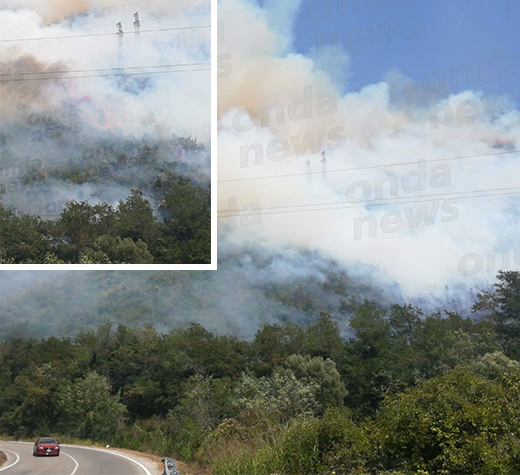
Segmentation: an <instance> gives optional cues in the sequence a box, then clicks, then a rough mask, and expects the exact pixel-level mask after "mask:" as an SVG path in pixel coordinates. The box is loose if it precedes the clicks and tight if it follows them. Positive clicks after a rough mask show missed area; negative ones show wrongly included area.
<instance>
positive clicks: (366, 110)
mask: <svg viewBox="0 0 520 475" xmlns="http://www.w3.org/2000/svg"><path fill="white" fill-rule="evenodd" d="M282 3H284V2H282ZM288 3H289V4H290V6H286V7H279V6H277V5H279V4H274V2H268V6H267V7H266V9H262V8H260V7H259V6H258V5H257V4H255V2H253V1H245V0H244V1H241V0H222V1H221V2H220V3H219V10H218V15H219V29H220V31H219V40H220V41H219V56H220V61H219V63H220V64H219V70H220V73H221V77H220V78H219V83H218V103H219V110H218V115H219V137H218V139H219V144H218V177H219V182H220V183H219V187H218V202H219V213H220V219H219V224H220V228H221V230H225V234H226V239H227V242H228V243H229V244H228V245H229V246H244V247H249V248H254V247H255V246H256V247H257V248H258V249H261V248H273V249H284V248H287V247H297V248H301V249H312V250H318V251H320V252H321V253H322V254H323V255H324V256H328V257H331V258H334V259H337V260H339V261H340V262H342V263H343V264H345V265H346V266H347V268H351V269H354V268H355V267H356V266H357V265H358V264H364V265H369V266H375V267H376V269H378V272H380V273H381V275H385V276H387V277H388V279H389V281H393V282H398V283H399V284H400V285H401V287H402V290H403V294H404V295H405V296H407V297H412V296H414V295H418V294H429V293H430V292H433V293H434V294H435V293H440V292H443V291H444V289H445V285H446V284H450V285H451V284H457V283H459V284H460V283H463V284H465V285H467V286H472V285H473V284H475V283H477V282H482V281H490V280H492V279H494V277H495V273H496V271H497V270H498V269H500V268H504V269H518V267H519V264H520V247H519V249H518V250H517V247H518V246H519V245H520V240H519V237H520V229H519V219H518V218H519V213H518V211H519V210H518V204H517V203H518V195H514V194H513V195H511V194H507V195H504V196H498V197H497V196H494V197H483V198H478V199H462V198H459V199H457V197H460V196H464V192H466V191H472V190H488V189H499V188H500V189H501V188H510V187H516V186H518V185H517V183H518V176H519V173H520V166H519V162H518V154H515V153H503V152H507V151H510V150H517V149H518V148H519V146H520V143H519V141H520V115H519V113H518V110H517V109H515V108H514V107H513V106H514V104H511V100H510V98H508V97H507V96H504V97H498V98H486V97H485V95H484V94H483V93H482V92H480V91H478V90H467V91H464V92H461V93H457V94H451V95H449V96H446V97H439V95H431V94H427V93H425V92H423V91H422V90H421V87H420V86H419V85H417V84H415V83H414V81H412V80H411V79H409V78H406V77H404V76H402V75H401V74H400V73H399V72H398V71H389V72H388V74H387V75H386V76H385V77H384V78H382V80H381V82H379V83H377V84H371V85H367V86H366V87H364V88H363V89H362V90H359V91H348V92H347V93H345V92H344V91H343V88H344V84H341V85H339V82H338V67H339V66H340V67H341V68H347V71H344V73H343V75H344V77H348V75H349V72H348V65H349V61H350V59H349V58H348V57H346V56H345V55H339V56H335V55H332V57H329V58H323V57H321V56H320V58H319V61H318V62H315V61H314V60H313V58H312V57H311V56H312V55H309V56H304V55H301V54H296V53H294V52H293V51H292V48H291V42H292V36H291V35H292V33H291V31H292V28H291V26H292V22H293V21H294V16H295V12H296V11H297V8H296V7H297V6H298V2H288ZM277 9H278V10H279V11H277ZM273 18H283V19H284V22H278V21H273ZM280 23H283V27H282V26H281V25H280ZM309 34H312V32H309ZM314 54H316V51H314ZM320 54H324V52H321V53H320ZM329 55H330V53H329ZM327 65H335V66H334V67H333V68H332V69H330V72H328V71H327ZM306 88H307V91H310V94H311V96H310V97H312V102H311V101H310V100H309V101H306V102H307V106H309V104H310V105H311V106H310V107H308V108H307V109H304V108H303V104H300V106H299V109H296V108H295V109H293V110H292V118H291V117H290V116H289V115H290V114H289V108H290V107H291V104H292V105H293V106H294V104H295V102H294V101H295V100H297V98H302V97H304V91H305V89H306ZM320 98H321V99H320ZM464 101H472V102H471V103H472V104H476V105H478V106H479V109H478V115H477V117H475V118H474V119H473V120H472V121H470V122H468V121H467V120H466V121H464V120H462V121H461V120H459V119H460V116H459V119H458V118H457V116H456V111H457V107H459V106H460V105H461V104H464V103H465V102H464ZM466 103H467V102H466ZM275 104H276V105H277V106H278V112H275V111H273V110H272V111H271V112H270V114H269V115H268V114H266V113H262V111H263V110H265V109H262V107H263V106H267V107H268V108H269V106H273V105H275ZM331 104H332V105H331ZM320 107H321V109H320ZM273 108H274V107H273ZM437 108H444V109H448V108H451V110H452V111H454V120H453V122H452V123H451V124H450V123H448V124H446V123H445V121H444V113H443V112H440V113H438V114H436V113H433V119H432V114H431V111H432V110H433V111H436V110H437ZM308 110H310V111H311V112H310V113H309V114H308V115H307V117H305V118H301V117H302V116H301V114H303V113H304V112H308ZM298 111H299V112H298ZM298 113H299V114H300V115H299V116H298ZM436 118H437V119H436ZM462 119H464V117H462ZM338 127H339V129H337V130H340V131H341V130H342V131H344V140H339V138H338V136H336V137H330V136H329V134H331V135H332V132H333V131H334V128H338ZM320 133H323V134H324V139H323V143H322V144H319V145H317V146H315V147H313V148H312V149H311V147H309V148H307V149H306V150H304V149H303V147H299V146H298V141H300V142H301V141H302V140H303V138H304V136H305V134H307V136H308V137H311V138H313V139H314V140H316V139H317V138H318V137H319V134H320ZM284 139H285V140H287V143H288V144H290V145H289V147H288V149H289V150H288V152H287V153H286V155H285V156H284V153H283V152H284V150H283V144H284V143H285V142H283V140H284ZM276 140H278V142H273V141H276ZM295 140H296V142H295ZM269 144H271V147H275V148H274V149H275V150H276V151H277V154H276V155H271V156H270V157H271V158H269V157H267V155H266V150H267V147H268V146H269ZM276 144H278V145H276ZM338 144H340V146H338ZM276 147H278V148H276ZM254 150H262V151H263V153H259V154H258V157H260V158H259V159H258V160H259V161H260V162H261V163H255V159H254V157H255V151H254ZM321 150H325V151H326V154H327V164H326V167H327V170H328V171H327V173H325V174H322V173H321V170H322V164H321V163H320V158H321V157H320V152H321ZM295 152H296V153H295ZM493 153H498V154H497V155H494V156H486V157H480V158H478V157H477V158H468V159H460V160H453V161H444V162H436V163H431V162H426V163H424V164H421V165H419V164H418V160H419V159H426V160H434V159H440V158H449V157H461V156H474V155H486V154H493ZM246 156H248V157H249V158H248V159H247V158H246ZM307 160H309V162H310V164H309V165H307V164H306V161H307ZM399 162H414V163H415V164H414V165H411V166H398V167H396V166H389V165H390V164H394V163H399ZM379 165H380V166H379ZM309 166H310V170H311V171H312V172H315V173H314V174H312V175H305V173H306V172H307V171H308V170H309V168H308V167H309ZM360 167H374V168H371V169H365V170H354V171H349V172H346V173H345V172H342V173H331V170H339V169H353V168H360ZM413 170H415V171H416V172H417V173H418V175H419V176H420V179H421V180H424V182H422V181H421V182H419V186H416V187H415V188H413V186H412V188H407V184H409V185H410V183H411V185H413V184H417V181H412V182H410V183H408V182H407V181H406V180H407V179H408V178H406V177H405V176H406V174H407V173H409V172H410V171H413ZM316 172H318V173H316ZM302 174H303V175H302ZM276 175H300V176H291V177H280V178H275V179H258V178H260V177H269V176H276ZM389 176H390V177H391V176H393V177H394V178H388V177H389ZM384 177H387V179H388V180H394V183H397V192H396V194H395V195H394V196H398V197H400V198H401V199H402V200H403V201H406V202H407V203H404V204H401V205H399V204H395V202H394V203H393V204H392V200H390V201H387V202H386V203H385V206H378V207H374V206H370V204H369V203H366V202H363V201H361V202H360V201H358V202H356V200H355V196H354V197H353V196H351V197H350V199H349V201H347V198H346V191H347V189H349V187H351V186H352V187H353V188H356V189H357V195H356V196H357V197H358V198H359V194H360V193H361V191H362V190H361V186H362V184H361V183H360V182H362V181H364V182H368V183H369V184H370V186H369V188H368V191H367V195H366V196H365V199H368V200H373V199H375V198H378V197H384V198H389V197H390V196H391V195H390V194H389V188H390V187H389V184H388V182H387V183H386V185H384V186H382V185H380V184H381V183H382V181H381V180H382V179H383V178H384ZM250 178H254V179H253V180H247V181H235V182H233V181H231V182H226V180H234V179H239V180H240V179H250ZM403 180H405V181H404V182H403ZM414 180H417V178H415V179H414ZM222 181H223V182H222ZM356 183H357V184H358V185H359V186H356V185H355V184H356ZM378 183H379V185H378ZM403 183H405V184H404V185H403ZM363 186H366V183H365V184H364V185H363ZM353 188H351V190H352V189H353ZM378 190H379V191H380V193H381V195H380V196H378V195H377V193H376V192H377V191H378ZM450 193H451V194H450ZM454 193H459V194H454ZM460 193H462V194H460ZM482 194H484V193H482ZM486 194H487V193H486ZM421 195H437V197H433V198H431V197H430V198H429V201H427V202H426V203H422V204H421V199H419V198H418V197H420V196H421ZM470 195H471V194H470ZM439 196H440V197H439ZM423 200H424V198H423ZM320 203H325V204H327V205H323V206H314V208H338V207H345V206H354V207H352V208H351V209H327V210H321V211H313V212H294V211H296V210H302V209H306V207H305V206H304V207H299V205H309V204H320ZM328 203H339V205H328ZM279 207H286V208H279ZM425 207H426V208H425ZM267 208H277V209H274V210H269V209H267ZM307 208H308V206H307ZM237 209H238V213H242V215H241V216H236V214H237V211H235V210H237ZM406 209H408V211H407V210H406ZM259 210H262V214H261V216H258V215H256V216H255V215H254V213H255V212H256V213H257V212H258V211H259ZM435 210H436V214H435V215H434V218H433V219H432V221H431V222H430V224H425V222H424V220H422V221H421V220H420V222H419V223H418V224H417V225H415V224H413V219H414V218H413V217H414V216H415V215H416V214H417V213H418V212H427V213H428V214H430V213H432V212H434V211H435ZM280 211H283V212H284V213H283V214H270V213H273V212H280ZM286 211H290V212H287V213H285V212H286ZM389 211H394V212H395V216H397V218H395V219H400V218H399V216H401V217H402V218H403V222H402V224H401V226H400V228H399V226H398V225H396V224H395V223H396V221H395V220H394V221H392V220H390V226H388V227H387V228H386V232H381V218H382V216H383V215H384V214H385V213H388V212H389ZM406 213H408V214H406ZM227 215H232V216H231V217H226V216H227ZM367 216H373V218H370V219H373V220H375V222H376V223H377V233H376V235H375V236H369V235H368V224H367V223H365V224H364V225H363V227H362V229H363V232H362V233H361V234H360V232H359V229H356V226H358V228H359V221H356V219H358V220H359V219H363V218H366V217H367ZM408 216H410V217H411V218H410V219H411V221H410V220H409V218H408ZM387 219H388V218H387ZM410 222H411V223H412V224H411V225H410ZM356 223H358V224H356ZM390 231H393V232H390ZM475 265H476V268H475Z"/></svg>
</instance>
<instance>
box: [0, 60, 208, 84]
mask: <svg viewBox="0 0 520 475" xmlns="http://www.w3.org/2000/svg"><path fill="white" fill-rule="evenodd" d="M208 64H211V63H210V62H206V63H179V64H165V65H157V66H129V67H125V68H100V69H69V70H63V71H46V72H40V73H36V72H35V73H26V72H23V71H18V72H16V73H15V74H16V75H19V74H21V75H23V76H32V75H35V74H68V73H88V72H94V71H116V70H126V69H151V68H174V67H177V66H179V67H180V66H201V65H208ZM0 76H13V74H9V73H5V74H0ZM43 79H46V78H43ZM59 79H61V78H59ZM20 80H23V78H22V79H20ZM1 81H2V78H1V77H0V82H1ZM7 82H9V81H8V80H7Z"/></svg>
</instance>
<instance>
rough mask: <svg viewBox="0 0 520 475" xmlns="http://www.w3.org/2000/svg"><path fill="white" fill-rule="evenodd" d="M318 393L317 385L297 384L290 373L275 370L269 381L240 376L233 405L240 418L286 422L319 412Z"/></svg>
mask: <svg viewBox="0 0 520 475" xmlns="http://www.w3.org/2000/svg"><path fill="white" fill-rule="evenodd" d="M317 391H318V384H317V383H315V382H313V381H310V382H307V381H304V380H299V379H297V378H296V376H295V375H294V373H293V372H292V371H290V370H285V371H280V370H276V371H275V372H274V373H273V375H272V376H271V377H261V378H256V377H254V376H252V375H251V374H247V373H243V374H242V376H241V378H240V381H239V382H238V385H237V388H236V390H235V394H236V396H237V398H236V401H235V404H236V407H237V409H238V410H240V412H241V413H242V417H243V418H251V417H252V419H253V420H255V421H256V420H257V419H258V418H260V419H261V418H265V417H267V418H274V419H277V420H279V421H282V422H287V421H288V420H290V419H292V418H294V417H296V416H298V415H304V414H307V415H312V414H315V413H316V412H317V411H318V409H319V406H318V402H317V400H316V393H317Z"/></svg>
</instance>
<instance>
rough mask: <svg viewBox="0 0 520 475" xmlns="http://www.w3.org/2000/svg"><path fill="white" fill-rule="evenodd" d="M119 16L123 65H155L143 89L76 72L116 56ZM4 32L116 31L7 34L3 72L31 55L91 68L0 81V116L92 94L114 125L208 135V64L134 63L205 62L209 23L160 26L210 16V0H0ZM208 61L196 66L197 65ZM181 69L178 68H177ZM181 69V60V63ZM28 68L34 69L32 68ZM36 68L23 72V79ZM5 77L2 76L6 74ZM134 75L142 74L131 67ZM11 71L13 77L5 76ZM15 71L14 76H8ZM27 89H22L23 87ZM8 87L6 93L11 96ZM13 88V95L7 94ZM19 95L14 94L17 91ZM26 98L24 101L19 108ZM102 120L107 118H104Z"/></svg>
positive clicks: (0, 54)
mask: <svg viewBox="0 0 520 475" xmlns="http://www.w3.org/2000/svg"><path fill="white" fill-rule="evenodd" d="M135 11H138V12H139V14H140V19H141V30H142V31H143V33H142V34H141V35H140V39H139V41H137V40H136V38H135V37H134V27H133V26H132V23H133V21H134V17H133V14H134V12H135ZM118 21H122V22H123V29H124V31H125V37H124V67H125V68H128V69H127V70H126V72H127V73H139V72H143V71H159V72H161V74H152V75H150V80H151V83H150V87H149V88H148V89H147V90H145V91H143V92H141V93H140V94H131V93H129V92H125V91H124V90H122V89H121V88H120V87H119V86H118V84H117V82H116V81H115V79H117V78H111V77H98V78H91V77H81V78H80V77H78V76H93V75H106V74H111V73H113V71H110V69H112V68H116V67H117V65H118V63H117V48H118V46H117V38H116V35H115V32H116V27H115V24H116V22H118ZM0 24H2V32H1V34H0V37H1V39H19V38H45V37H60V36H72V35H89V34H99V33H112V32H113V33H114V34H113V35H109V36H89V37H84V38H65V39H54V40H38V41H24V42H12V43H4V44H2V48H0V66H1V69H2V71H1V73H2V74H6V73H12V74H15V73H16V72H19V71H20V69H22V70H24V69H23V68H17V67H16V66H14V67H13V64H16V62H17V61H20V60H22V59H31V60H33V61H36V62H37V63H39V64H40V68H39V69H36V70H40V71H47V70H49V69H51V70H54V71H60V70H72V71H77V70H79V71H82V70H92V69H98V70H99V69H104V70H105V71H95V72H93V71H87V72H79V73H76V72H71V73H69V74H68V77H73V78H74V77H76V79H73V80H69V79H67V80H60V81H54V80H48V81H16V82H9V81H8V82H7V83H5V82H4V83H2V84H1V87H2V93H3V94H2V96H3V100H2V103H1V114H2V115H1V118H2V121H3V122H5V121H8V120H10V119H13V115H16V114H17V115H18V117H17V118H18V119H19V120H20V121H21V123H22V124H24V123H25V124H24V125H26V126H27V119H28V116H29V115H30V113H31V112H32V113H42V112H43V113H49V112H51V113H52V112H56V111H58V110H59V109H61V108H63V104H64V102H65V101H67V100H68V101H70V100H72V101H78V100H81V99H82V98H83V97H85V96H90V97H91V102H90V104H92V105H94V106H95V108H96V110H99V109H103V110H104V111H105V113H106V115H107V118H108V119H109V121H110V123H111V124H112V125H114V126H115V125H119V127H120V132H121V133H123V134H133V135H135V136H138V137H139V136H142V135H143V134H145V133H148V134H152V135H153V136H157V135H158V136H169V135H170V134H172V133H177V134H180V133H184V134H186V135H191V136H193V137H194V138H196V139H197V140H198V141H200V142H205V143H209V139H210V133H209V117H210V75H209V71H197V72H190V73H164V71H166V70H168V69H169V68H155V69H152V70H146V69H145V70H142V69H141V70H139V69H131V68H134V67H142V66H158V65H169V64H180V63H206V62H208V61H209V52H210V46H209V45H210V29H209V28H203V29H196V30H195V29H193V30H180V31H167V32H165V31H162V32H151V33H144V31H145V30H158V29H165V28H176V27H186V26H199V25H209V24H210V9H209V2H203V1H202V0H190V1H188V0H184V1H180V2H179V1H175V2H169V1H165V0H161V1H158V0H138V1H130V2H126V3H124V2H123V3H122V2H119V1H115V0H111V1H108V0H99V1H95V0H93V1H88V0H81V1H77V2H68V1H65V0H61V1H56V0H49V1H40V0H38V1H34V2H31V1H18V0H1V1H0ZM204 67H206V68H207V67H208V66H199V67H197V69H201V68H204ZM178 69H179V68H178ZM184 69H185V68H184ZM31 71H32V69H31ZM46 76H49V75H48V74H43V75H41V76H27V75H25V76H21V78H23V79H29V78H34V77H46ZM3 77H4V78H6V76H3ZM133 77H134V78H143V77H144V75H138V76H137V75H136V76H133ZM7 78H8V79H9V78H10V77H9V76H7ZM15 78H20V76H14V77H13V79H15ZM22 86H25V87H27V88H28V89H29V94H27V97H20V96H24V94H23V92H21V91H20V88H21V87H22ZM9 93H10V94H11V97H9ZM13 93H14V94H15V95H14V96H13V95H12V94H13ZM17 96H18V97H17ZM24 106H25V108H24ZM78 107H79V109H80V113H81V114H82V118H83V119H84V120H86V121H88V120H89V119H90V118H91V117H90V116H89V114H88V110H86V109H87V107H86V106H85V105H84V103H79V106H78ZM103 125H105V124H103Z"/></svg>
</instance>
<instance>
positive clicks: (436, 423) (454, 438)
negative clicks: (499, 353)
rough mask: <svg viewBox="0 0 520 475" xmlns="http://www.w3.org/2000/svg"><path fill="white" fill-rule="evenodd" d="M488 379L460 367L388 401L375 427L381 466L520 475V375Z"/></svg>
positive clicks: (508, 368)
mask: <svg viewBox="0 0 520 475" xmlns="http://www.w3.org/2000/svg"><path fill="white" fill-rule="evenodd" d="M503 368H504V371H503V372H502V377H501V378H499V379H498V380H497V379H494V380H493V379H488V378H486V377H484V376H483V375H482V374H479V373H478V372H475V371H474V370H472V368H471V367H465V366H459V367H457V368H455V369H454V370H452V371H449V372H448V373H446V374H445V375H442V376H438V377H436V378H433V379H431V380H428V381H425V382H424V383H422V384H421V385H420V386H419V387H417V388H412V389H409V390H408V391H406V392H404V393H401V394H397V395H394V396H391V397H388V398H387V399H385V401H384V403H383V405H382V407H381V410H380V411H379V413H378V414H377V418H376V421H375V426H374V428H373V429H372V430H374V429H375V430H376V433H377V434H378V442H377V443H378V444H380V446H381V447H382V452H381V454H380V457H381V458H380V460H381V461H382V462H383V463H384V465H385V466H386V469H399V470H403V471H404V472H405V473H417V472H419V471H424V472H425V473H446V474H447V473H472V474H488V473H489V474H490V473H493V474H495V473H496V474H500V473H502V474H508V473H516V472H518V471H519V470H520V459H519V457H518V453H519V452H518V449H519V448H520V439H519V438H518V434H520V432H519V431H520V408H519V406H518V398H519V397H520V387H519V385H518V380H519V378H520V372H519V371H518V367H516V366H515V365H504V367H503Z"/></svg>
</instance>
